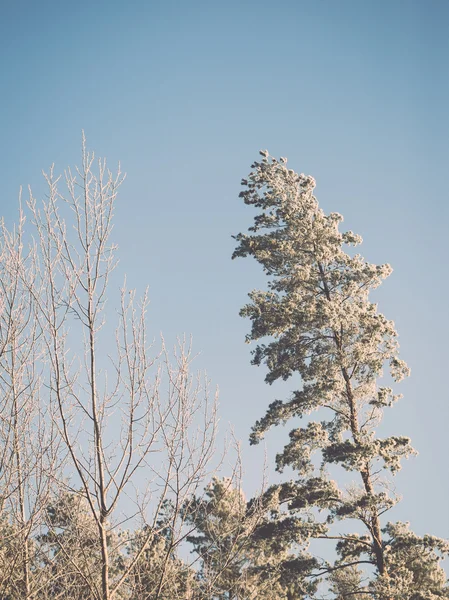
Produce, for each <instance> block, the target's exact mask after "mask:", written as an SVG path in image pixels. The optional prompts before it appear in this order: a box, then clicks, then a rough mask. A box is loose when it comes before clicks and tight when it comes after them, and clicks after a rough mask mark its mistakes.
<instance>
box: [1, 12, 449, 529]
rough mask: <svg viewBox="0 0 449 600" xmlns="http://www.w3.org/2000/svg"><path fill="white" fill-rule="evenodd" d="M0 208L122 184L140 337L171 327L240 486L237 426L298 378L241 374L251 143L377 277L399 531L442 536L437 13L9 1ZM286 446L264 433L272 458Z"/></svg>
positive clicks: (249, 453)
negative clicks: (395, 378)
mask: <svg viewBox="0 0 449 600" xmlns="http://www.w3.org/2000/svg"><path fill="white" fill-rule="evenodd" d="M1 4H2V7H1V10H2V14H1V18H0V57H1V58H0V60H1V77H2V82H1V83H2V85H1V90H2V91H1V95H0V122H1V143H0V155H1V164H2V190H1V213H2V214H3V215H4V216H5V217H6V218H7V219H8V221H10V220H12V219H13V216H14V213H15V207H16V199H17V193H18V189H19V186H20V185H25V186H26V185H27V184H29V183H30V184H32V185H33V186H34V187H36V189H38V190H39V188H40V170H41V169H42V168H47V167H48V166H49V165H50V164H51V163H52V162H55V163H56V168H57V169H60V170H62V169H63V168H64V167H65V166H66V165H67V164H73V163H76V161H77V160H78V157H79V148H80V132H81V129H84V130H85V131H86V135H87V137H88V142H89V145H90V147H91V148H93V149H95V150H96V152H97V153H98V154H100V155H103V156H106V157H108V160H109V162H110V164H111V165H113V164H114V163H116V162H117V160H119V159H120V160H121V162H122V166H123V169H124V170H125V171H126V172H127V173H128V179H127V182H126V183H125V185H124V187H123V188H122V195H121V199H120V200H119V205H118V209H117V220H116V227H115V239H116V240H117V241H118V243H119V245H120V257H121V269H122V270H123V271H126V272H127V273H128V281H129V283H130V284H131V285H135V286H137V287H138V288H139V289H141V290H142V289H143V288H144V286H145V284H146V283H149V285H150V296H151V302H152V304H151V310H150V315H149V317H150V325H151V330H152V332H153V333H154V335H155V336H157V335H158V334H159V332H160V331H162V332H164V334H165V335H166V337H167V338H168V339H169V340H172V339H174V337H175V335H176V334H177V333H178V334H182V333H183V332H186V333H187V334H192V335H193V337H194V343H195V348H196V349H197V350H198V351H201V353H202V354H201V356H200V357H199V358H198V361H197V364H198V366H199V367H204V368H206V369H207V371H208V373H209V376H210V377H211V379H212V381H213V382H214V383H216V384H218V385H219V387H220V390H221V411H220V414H221V420H222V424H223V427H225V425H226V423H228V422H230V423H233V424H234V428H235V432H236V434H237V436H238V437H240V438H242V439H243V440H244V459H245V466H246V470H247V476H246V477H247V488H248V489H249V490H253V489H254V488H255V485H256V482H257V481H258V476H257V473H258V472H259V468H260V466H261V462H262V457H263V450H262V449H253V448H249V447H248V446H247V442H246V440H247V437H248V433H249V429H250V427H251V425H252V424H253V423H254V421H255V420H256V419H257V418H259V417H261V416H262V415H263V414H264V411H265V408H266V406H267V405H268V403H269V402H270V401H271V400H273V399H274V398H275V397H286V396H288V393H289V391H290V390H291V389H293V387H294V384H293V382H287V383H286V384H283V385H278V386H274V387H272V388H270V387H268V386H266V385H265V384H264V383H263V377H264V373H263V370H262V369H256V368H255V367H251V366H250V364H249V359H250V356H249V348H248V347H247V346H245V344H244V343H243V338H244V334H245V332H246V331H247V329H248V325H249V324H248V323H245V322H244V321H243V320H241V319H240V318H239V317H238V309H239V307H240V306H241V305H242V304H244V302H245V298H246V293H247V292H248V291H249V290H250V289H251V288H253V287H257V286H259V285H262V284H263V283H264V282H263V279H262V277H261V276H260V274H259V271H258V269H257V268H256V265H252V264H250V263H249V262H246V261H241V262H238V261H237V262H234V263H232V262H231V260H230V255H231V253H232V249H233V242H232V239H231V237H230V236H231V234H233V233H237V232H239V231H243V230H244V229H246V227H247V226H248V225H249V223H250V219H251V218H252V214H251V211H250V210H249V209H247V208H246V207H244V206H242V205H241V201H240V200H239V199H238V197H237V196H238V193H239V191H240V187H239V182H240V179H241V177H244V176H245V175H246V174H247V173H248V171H249V166H250V164H251V162H252V161H253V160H254V159H255V158H256V156H257V152H258V150H259V149H260V148H268V149H269V151H270V152H271V154H273V155H282V156H288V158H289V164H290V166H291V167H292V168H294V169H296V170H298V171H302V172H306V173H309V174H312V175H313V176H314V177H315V178H316V179H317V182H318V187H317V196H318V198H319V200H320V202H321V205H322V206H323V208H324V209H325V210H326V211H337V212H340V213H342V214H343V215H344V216H345V225H346V226H347V227H348V228H351V229H353V230H355V231H356V232H357V233H360V234H361V235H362V236H363V237H364V239H365V243H364V245H363V246H362V249H361V252H362V253H363V254H364V255H365V256H366V258H367V259H369V260H370V261H372V262H377V263H382V262H390V263H391V264H392V265H393V267H394V269H395V270H394V273H393V275H392V277H391V278H390V279H389V280H388V281H387V283H386V284H385V285H384V286H383V288H382V290H380V291H379V292H378V294H377V299H378V300H379V303H380V309H381V310H382V312H384V313H385V314H386V315H387V316H388V317H389V318H391V319H393V320H394V321H395V322H396V325H397V327H398V329H399V332H400V336H401V345H402V354H403V357H404V358H405V359H406V360H407V361H408V362H409V364H410V366H411V367H412V377H411V379H410V380H409V381H408V382H407V383H406V384H405V385H402V388H403V389H402V390H401V391H402V392H403V393H404V396H405V397H404V399H403V400H402V401H401V402H400V403H399V404H398V405H397V406H396V407H395V408H394V409H392V410H390V411H388V412H387V415H386V421H385V426H384V428H383V430H382V431H383V432H384V433H396V434H400V435H410V436H411V438H412V441H413V443H414V445H415V447H416V448H417V449H418V450H419V452H420V455H419V457H418V458H416V459H413V460H411V461H409V462H407V463H406V464H405V465H404V469H403V471H402V472H401V474H400V475H399V476H398V477H397V478H396V484H397V491H398V492H399V493H401V494H403V495H404V500H403V502H402V503H401V504H400V506H399V507H398V508H397V509H396V512H395V517H396V518H397V519H401V520H405V521H408V520H410V521H411V522H412V526H413V528H414V529H415V530H416V531H417V532H418V533H424V532H426V531H427V532H429V533H434V534H438V535H441V536H446V537H449V512H448V511H447V506H448V500H449V477H448V468H447V462H448V454H449V452H448V446H449V442H448V424H449V402H448V392H447V382H446V376H447V373H446V371H448V358H449V357H448V338H449V335H448V334H449V319H448V308H447V306H448V296H449V284H448V277H447V262H448V258H449V251H448V234H447V231H448V217H449V215H448V205H447V200H448V198H447V163H448V158H449V151H448V150H449V118H448V106H449V76H448V72H449V71H448V59H449V3H448V2H447V1H446V0H439V1H437V0H427V1H426V2H424V1H422V0H421V1H414V0H402V1H401V0H381V1H379V0H377V1H376V2H374V1H364V2H360V0H310V1H303V0H295V1H285V2H279V3H276V2H272V1H271V2H267V1H265V0H258V1H255V0H241V1H240V2H237V1H234V0H228V1H227V2H218V1H215V0H207V1H202V2H200V1H195V0H190V1H188V2H187V1H181V0H178V1H174V0H165V1H164V2H153V1H151V0H147V1H133V0H130V1H129V2H116V1H114V0H108V1H103V0H97V1H95V2H92V1H87V0H79V1H77V2H66V1H64V0H58V1H45V0H42V1H41V2H33V1H30V0H29V1H23V0H15V2H2V3H1ZM287 431H288V429H287V430H282V429H281V430H279V431H277V432H275V433H273V434H270V435H269V436H268V438H267V444H268V456H269V459H270V460H271V463H272V462H273V458H274V454H275V452H276V451H278V450H280V449H281V447H282V442H283V441H284V440H285V439H286V436H287Z"/></svg>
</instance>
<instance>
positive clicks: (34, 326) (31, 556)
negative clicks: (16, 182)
mask: <svg viewBox="0 0 449 600" xmlns="http://www.w3.org/2000/svg"><path fill="white" fill-rule="evenodd" d="M24 222H25V217H24V214H23V212H22V210H20V212H19V221H18V224H17V226H16V227H15V228H14V229H13V230H12V231H8V230H7V228H6V226H5V224H4V223H2V224H1V226H0V394H1V402H0V523H1V527H2V535H1V537H2V552H0V556H1V558H0V594H1V595H2V597H4V595H6V596H8V597H13V596H14V597H15V595H17V597H20V598H28V597H31V595H32V594H33V592H34V591H35V589H36V587H38V586H39V585H40V579H39V576H38V575H37V574H36V572H35V571H34V569H33V566H34V565H35V563H36V560H38V557H36V556H35V550H36V549H35V547H34V544H33V536H34V535H36V533H37V532H38V531H39V527H40V525H41V523H42V519H41V517H42V511H43V509H44V507H45V505H46V503H47V502H48V498H49V493H50V490H51V487H52V483H53V479H54V477H55V475H56V473H57V471H58V468H57V467H58V463H59V461H60V459H58V456H57V454H58V444H57V440H56V439H55V436H54V433H55V432H54V426H53V421H52V418H51V414H50V412H49V409H48V407H44V405H43V402H42V389H41V384H42V371H43V369H44V362H45V361H44V352H43V344H42V330H41V329H40V327H39V323H38V320H37V319H36V310H37V306H36V303H35V302H34V297H33V293H32V292H31V288H32V287H34V286H36V272H37V271H36V270H37V265H36V253H35V249H34V248H33V247H31V248H29V249H27V247H26V246H25V247H24V240H23V228H24ZM34 289H35V290H37V289H38V288H37V287H34Z"/></svg>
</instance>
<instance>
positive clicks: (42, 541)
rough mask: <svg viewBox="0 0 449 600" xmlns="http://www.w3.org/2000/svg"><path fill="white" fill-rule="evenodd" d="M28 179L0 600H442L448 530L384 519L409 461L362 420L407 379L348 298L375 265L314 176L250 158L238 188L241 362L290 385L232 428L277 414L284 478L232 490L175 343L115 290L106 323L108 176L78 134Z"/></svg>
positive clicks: (20, 239) (16, 237)
mask: <svg viewBox="0 0 449 600" xmlns="http://www.w3.org/2000/svg"><path fill="white" fill-rule="evenodd" d="M44 176H45V181H46V186H47V194H46V197H45V199H44V200H43V201H41V202H39V201H37V200H36V199H35V197H34V196H33V193H32V192H31V191H30V194H29V198H28V200H27V201H26V202H24V203H22V202H21V204H20V209H19V219H18V222H17V224H16V225H15V226H14V227H13V228H7V227H6V225H5V223H4V222H2V224H1V231H0V389H1V396H0V599H1V600H19V599H20V600H22V599H26V600H47V599H50V598H52V599H53V598H54V599H60V600H69V599H73V600H91V599H92V600H112V599H120V600H122V599H123V600H124V599H136V600H145V599H147V600H237V599H238V600H253V599H258V598H260V599H262V600H264V599H266V600H268V599H275V598H276V599H279V600H309V599H310V600H318V599H321V598H330V599H331V598H334V599H335V600H343V599H351V600H362V599H365V598H373V599H376V600H400V599H401V600H402V599H405V600H437V599H440V598H449V587H448V584H447V581H446V576H445V573H444V570H443V569H442V567H441V559H442V558H444V557H445V556H447V554H448V553H449V544H448V543H447V542H446V541H445V540H443V539H440V538H437V537H434V536H431V535H425V536H423V537H420V536H417V535H415V534H414V533H413V532H412V531H411V530H410V529H409V526H408V524H406V523H400V522H389V521H388V518H387V516H386V513H388V511H389V510H390V509H391V508H392V507H393V506H395V504H396V503H397V502H398V500H399V498H398V497H397V495H396V494H395V493H394V492H393V488H392V486H391V481H390V479H389V477H391V476H393V475H394V474H395V473H396V472H397V471H398V470H399V469H400V466H401V461H402V460H403V459H404V458H406V457H407V456H409V455H411V454H413V453H414V450H413V448H412V446H411V443H410V440H409V439H408V438H407V437H404V436H390V437H387V438H381V437H379V436H377V434H376V430H377V426H378V424H379V423H380V421H381V419H382V417H383V413H384V411H385V409H387V408H388V407H390V406H391V405H392V404H393V403H395V402H396V401H397V400H398V399H399V398H400V396H399V395H398V394H396V392H395V391H394V389H393V386H394V385H395V383H396V382H399V381H400V380H401V379H403V378H404V377H406V376H407V375H408V373H409V370H408V367H407V365H406V364H405V363H404V361H403V360H402V359H401V358H400V357H399V354H398V350H399V346H398V341H397V332H396V330H395V327H394V323H393V322H392V321H389V320H388V319H387V318H386V317H385V316H384V315H383V314H381V313H380V312H379V311H378V308H377V305H376V304H374V303H372V302H371V301H370V299H369V294H370V291H371V290H372V289H374V288H376V287H377V286H378V285H380V284H381V282H382V280H383V279H384V278H385V277H387V276H388V275H389V274H390V272H391V268H390V267H389V265H381V266H377V265H372V264H370V263H368V262H366V261H365V260H364V259H363V258H362V257H361V256H360V255H359V254H355V253H354V252H352V251H350V252H348V251H347V246H356V245H358V244H360V243H361V238H360V236H358V235H356V234H354V233H352V232H345V233H341V232H340V231H339V224H340V223H341V221H342V217H341V215H339V214H337V213H331V214H329V215H326V214H325V213H324V212H323V211H322V209H320V208H319V205H318V202H317V200H316V198H315V196H314V194H313V190H314V187H315V181H314V180H313V178H312V177H310V176H305V175H303V174H297V173H295V172H294V171H293V170H291V169H289V168H288V167H287V161H286V159H284V158H281V159H280V160H277V159H275V158H273V157H271V156H270V155H269V154H268V152H266V151H262V152H261V158H260V159H259V160H258V161H256V162H255V163H253V165H252V166H251V172H250V174H249V176H248V177H247V179H244V180H242V185H243V188H244V189H243V191H242V192H241V194H240V196H241V198H242V199H243V201H244V202H245V203H246V204H248V205H251V206H254V207H255V208H256V209H258V214H256V216H255V218H254V224H253V225H252V226H251V227H250V228H249V231H248V233H246V234H243V233H240V234H238V235H236V236H235V239H236V242H237V246H236V249H235V252H234V255H233V258H235V257H248V256H251V257H253V258H255V259H256V261H257V262H258V263H260V265H261V266H262V268H263V270H264V272H265V273H266V275H267V289H266V290H255V291H252V292H250V294H249V300H250V301H249V303H248V304H247V305H246V306H245V307H244V308H243V309H242V311H241V314H242V316H244V317H246V318H249V320H250V321H251V330H250V333H249V334H248V336H247V341H248V342H253V341H254V342H256V346H255V350H254V351H253V361H252V362H253V364H255V365H262V364H263V365H265V366H266V370H267V375H266V381H267V382H268V383H273V382H274V381H276V380H278V379H283V380H287V379H289V378H290V377H291V376H293V375H296V376H297V375H299V376H300V377H299V378H298V377H296V378H295V379H298V380H300V382H301V386H300V387H299V389H298V390H295V391H293V392H292V394H291V396H290V397H289V398H287V399H281V400H277V399H276V400H274V401H273V402H272V403H271V404H270V406H269V407H268V409H267V411H266V413H265V415H264V416H262V417H261V418H260V419H259V420H258V421H257V422H256V424H255V425H254V427H253V431H252V433H251V436H250V441H251V443H254V444H256V443H258V442H259V441H260V439H261V438H262V437H263V435H264V434H265V432H266V431H267V430H268V429H270V428H271V427H272V426H276V425H278V424H283V423H286V422H287V421H292V426H294V428H293V429H292V431H291V432H290V434H289V437H288V440H287V443H286V445H285V447H284V448H283V449H282V450H281V451H280V453H279V454H277V456H276V457H275V463H276V468H277V470H278V471H280V472H282V471H283V470H284V469H286V468H287V469H288V470H289V473H290V475H291V474H293V476H291V477H290V479H288V480H285V481H284V482H282V483H280V484H276V485H271V486H264V487H263V489H261V491H260V493H258V494H256V495H255V497H254V498H251V499H247V498H245V496H244V493H243V484H244V482H243V480H242V469H241V464H240V459H239V457H238V453H237V458H236V459H235V463H234V467H233V469H232V472H231V474H230V475H229V474H228V476H227V477H225V476H223V475H222V472H223V471H222V470H220V465H219V461H218V463H217V460H216V455H217V398H216V397H215V396H214V394H211V392H210V390H209V386H208V382H207V379H206V378H205V377H202V376H201V375H196V374H195V373H194V372H193V370H192V365H191V363H192V352H191V347H190V344H189V343H188V342H186V341H185V340H180V341H179V343H178V346H177V348H175V350H174V351H172V352H169V351H168V350H167V349H166V347H165V345H164V342H163V341H162V343H161V346H160V347H159V348H158V349H156V348H154V347H153V346H152V344H151V343H150V342H149V340H148V334H147V326H146V312H147V305H148V298H147V295H146V294H145V295H144V297H143V298H141V299H138V298H137V297H136V295H135V292H134V290H133V289H128V288H127V286H126V282H125V284H123V286H122V287H121V288H120V290H119V294H118V301H117V305H116V320H115V322H114V323H112V327H111V325H110V315H111V311H110V310H106V302H107V300H108V301H110V296H111V289H112V288H113V282H112V279H113V271H114V268H115V266H116V257H115V256H116V247H115V245H114V244H113V243H112V240H111V232H112V224H113V216H114V206H115V202H116V199H117V195H118V192H119V188H120V185H121V184H122V182H123V175H122V173H121V172H120V169H118V171H117V172H115V173H113V172H111V171H110V170H109V169H108V168H107V165H106V162H105V161H104V160H98V161H97V160H96V159H95V157H94V155H93V154H92V153H90V152H88V150H87V149H86V145H85V141H84V140H83V151H82V163H81V166H80V167H79V168H77V169H75V170H74V171H72V170H70V169H68V170H67V171H66V172H65V174H64V176H63V177H58V176H56V175H55V174H54V171H53V168H52V169H50V171H49V172H48V173H46V174H44ZM386 368H388V370H389V372H388V374H387V375H386V376H385V379H386V383H383V382H382V378H383V376H384V374H383V371H384V370H385V369H386ZM312 413H315V414H316V420H313V419H312V417H311V415H312ZM344 471H346V472H347V473H349V475H346V476H341V473H343V472H344ZM320 543H322V544H325V545H326V548H329V545H331V546H332V547H333V558H332V559H323V558H320V555H321V551H320V550H319V544H320Z"/></svg>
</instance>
